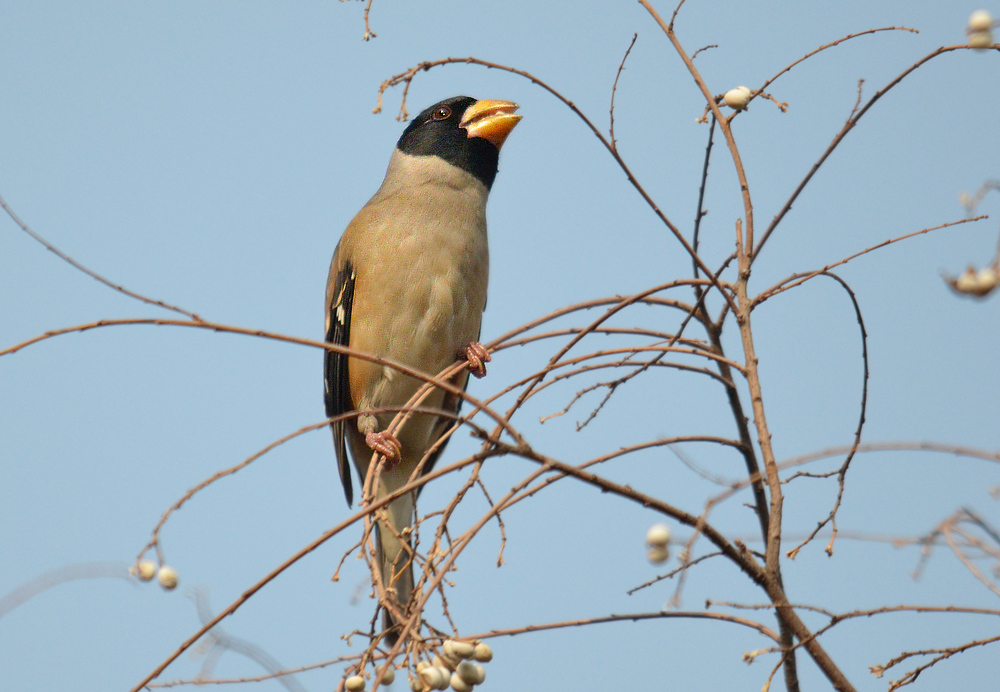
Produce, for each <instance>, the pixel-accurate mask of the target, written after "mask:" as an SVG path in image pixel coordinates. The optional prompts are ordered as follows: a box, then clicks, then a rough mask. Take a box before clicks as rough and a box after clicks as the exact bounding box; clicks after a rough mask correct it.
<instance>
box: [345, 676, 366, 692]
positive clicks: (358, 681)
mask: <svg viewBox="0 0 1000 692" xmlns="http://www.w3.org/2000/svg"><path fill="white" fill-rule="evenodd" d="M344 687H345V688H347V692H361V691H362V690H363V689H365V679H364V678H363V677H362V676H360V675H352V676H351V677H349V678H347V679H346V680H344Z"/></svg>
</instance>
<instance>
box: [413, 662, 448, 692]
mask: <svg viewBox="0 0 1000 692" xmlns="http://www.w3.org/2000/svg"><path fill="white" fill-rule="evenodd" d="M450 673H451V671H449V670H447V669H446V668H440V667H438V666H427V667H426V668H424V669H423V670H422V671H420V679H421V680H422V681H423V683H424V684H425V685H426V686H427V687H429V688H431V689H432V690H443V689H446V688H447V687H448V678H449V675H450Z"/></svg>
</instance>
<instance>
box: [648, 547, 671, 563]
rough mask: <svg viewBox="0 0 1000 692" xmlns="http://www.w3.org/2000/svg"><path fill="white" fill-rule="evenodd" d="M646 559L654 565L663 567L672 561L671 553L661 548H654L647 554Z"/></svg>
mask: <svg viewBox="0 0 1000 692" xmlns="http://www.w3.org/2000/svg"><path fill="white" fill-rule="evenodd" d="M646 559H647V560H649V561H650V562H652V563H653V564H654V565H662V564H663V563H664V562H666V561H667V560H669V559H670V551H669V550H667V549H666V548H664V547H661V546H658V545H657V546H653V547H652V548H650V549H649V550H648V551H647V552H646Z"/></svg>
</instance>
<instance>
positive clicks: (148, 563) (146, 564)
mask: <svg viewBox="0 0 1000 692" xmlns="http://www.w3.org/2000/svg"><path fill="white" fill-rule="evenodd" d="M135 576H137V577H139V579H142V580H143V581H150V580H151V579H152V578H153V577H155V576H156V563H155V562H153V561H152V560H143V561H142V562H140V563H139V566H138V567H136V570H135Z"/></svg>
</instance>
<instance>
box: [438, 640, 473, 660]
mask: <svg viewBox="0 0 1000 692" xmlns="http://www.w3.org/2000/svg"><path fill="white" fill-rule="evenodd" d="M441 648H443V649H444V653H445V655H446V656H451V657H453V658H472V655H473V654H474V653H475V652H476V647H475V645H474V644H470V643H469V642H460V641H458V640H455V639H449V640H447V641H446V642H445V643H444V645H443V646H442V647H441Z"/></svg>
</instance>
